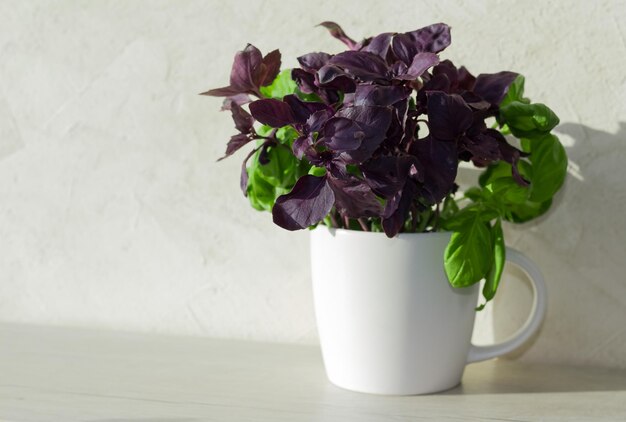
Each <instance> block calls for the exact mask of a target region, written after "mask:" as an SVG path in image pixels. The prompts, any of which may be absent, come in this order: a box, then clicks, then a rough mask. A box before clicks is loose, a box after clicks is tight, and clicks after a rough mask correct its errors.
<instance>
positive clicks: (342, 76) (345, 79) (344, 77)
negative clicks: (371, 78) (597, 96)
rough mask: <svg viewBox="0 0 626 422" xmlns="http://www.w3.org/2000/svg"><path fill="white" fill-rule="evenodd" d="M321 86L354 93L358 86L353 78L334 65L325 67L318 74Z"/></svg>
mask: <svg viewBox="0 0 626 422" xmlns="http://www.w3.org/2000/svg"><path fill="white" fill-rule="evenodd" d="M317 76H318V79H319V84H320V86H323V87H324V88H332V89H338V90H340V91H343V92H354V89H355V88H356V84H355V83H354V81H353V80H352V77H351V76H350V75H348V74H347V73H346V72H344V71H343V70H342V69H341V68H339V67H337V66H334V65H326V66H323V67H322V68H321V69H320V70H319V71H318V72H317Z"/></svg>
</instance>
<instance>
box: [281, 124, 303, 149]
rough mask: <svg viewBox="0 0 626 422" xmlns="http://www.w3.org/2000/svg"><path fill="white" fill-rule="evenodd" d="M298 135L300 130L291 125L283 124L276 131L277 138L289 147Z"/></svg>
mask: <svg viewBox="0 0 626 422" xmlns="http://www.w3.org/2000/svg"><path fill="white" fill-rule="evenodd" d="M297 137H298V131H297V130H295V129H294V128H293V127H291V126H283V127H281V128H280V129H278V130H277V131H276V138H278V140H279V141H280V142H281V143H282V144H285V145H289V147H291V145H292V144H293V141H294V140H295V139H296V138H297Z"/></svg>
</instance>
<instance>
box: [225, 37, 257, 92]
mask: <svg viewBox="0 0 626 422" xmlns="http://www.w3.org/2000/svg"><path fill="white" fill-rule="evenodd" d="M262 62H263V56H262V55H261V52H260V51H259V49H258V48H256V47H255V46H253V45H252V44H248V45H247V46H246V48H245V49H244V50H243V51H238V52H237V53H236V54H235V61H234V63H233V68H232V70H231V72H230V86H231V87H233V88H235V89H237V90H239V92H240V93H243V92H256V91H257V90H258V86H257V84H256V81H255V80H254V75H255V74H256V73H258V71H259V69H260V67H261V64H262Z"/></svg>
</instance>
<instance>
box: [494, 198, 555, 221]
mask: <svg viewBox="0 0 626 422" xmlns="http://www.w3.org/2000/svg"><path fill="white" fill-rule="evenodd" d="M551 205H552V198H550V199H548V200H547V201H544V202H533V201H526V202H524V203H523V204H514V205H509V206H507V207H506V212H505V214H504V219H505V220H507V221H510V222H512V223H525V222H527V221H530V220H532V219H534V218H537V217H539V216H540V215H543V214H544V213H545V212H547V211H548V210H549V209H550V206H551Z"/></svg>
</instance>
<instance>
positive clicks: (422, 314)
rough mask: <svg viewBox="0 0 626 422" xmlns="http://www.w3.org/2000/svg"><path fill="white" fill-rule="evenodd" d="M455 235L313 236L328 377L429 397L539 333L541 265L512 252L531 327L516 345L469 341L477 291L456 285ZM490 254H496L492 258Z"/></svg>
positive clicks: (325, 232) (366, 388)
mask: <svg viewBox="0 0 626 422" xmlns="http://www.w3.org/2000/svg"><path fill="white" fill-rule="evenodd" d="M450 236H451V234H450V233H448V232H438V233H401V234H399V235H398V236H397V237H395V238H392V239H389V238H387V237H386V236H385V235H384V234H383V233H371V232H361V231H352V230H343V229H329V228H328V227H325V226H319V227H318V228H316V229H314V230H313V231H312V232H311V270H312V278H313V293H314V299H315V313H316V318H317V328H318V332H319V336H320V344H321V348H322V356H323V359H324V365H325V367H326V373H327V375H328V378H329V380H330V381H331V382H332V383H333V384H335V385H337V386H339V387H342V388H346V389H349V390H353V391H360V392H365V393H374V394H399V395H410V394H426V393H433V392H437V391H443V390H447V389H449V388H452V387H454V386H456V385H458V384H459V383H460V382H461V377H462V376H463V370H464V369H465V365H466V364H468V363H471V362H477V361H481V360H485V359H490V358H494V357H497V356H500V355H502V354H505V353H508V352H511V351H512V350H514V349H516V348H517V347H519V346H520V345H521V344H522V343H524V342H525V341H526V340H527V339H528V338H529V337H531V336H532V335H533V334H534V333H535V332H536V331H537V329H538V328H539V326H540V324H541V322H542V320H543V317H544V315H545V311H546V298H547V297H546V287H545V283H544V281H543V277H542V276H541V273H540V272H539V270H538V269H537V267H536V266H535V265H534V264H533V263H532V262H531V261H530V260H529V259H528V258H527V257H525V256H524V255H522V254H521V253H520V252H518V251H516V250H513V249H510V248H507V250H506V257H507V260H508V261H510V262H512V263H514V264H516V265H518V266H520V267H521V268H522V269H523V270H524V271H525V272H526V273H527V274H528V276H529V277H530V279H531V280H532V284H533V290H534V299H533V306H532V311H531V313H530V316H529V317H528V320H527V321H526V323H525V324H524V326H523V327H522V328H521V329H520V330H519V331H518V332H517V333H516V334H514V335H513V336H512V337H511V338H510V339H508V340H506V341H504V342H502V343H499V344H495V345H491V346H475V345H473V344H471V336H472V331H473V328H474V316H475V312H476V311H475V308H476V306H477V301H478V293H479V285H478V284H476V285H474V286H471V287H466V288H453V287H452V286H450V284H449V282H448V279H447V278H446V275H445V272H444V268H443V256H444V250H445V248H446V246H447V244H448V241H449V240H450ZM485 253H489V251H486V252H485Z"/></svg>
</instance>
